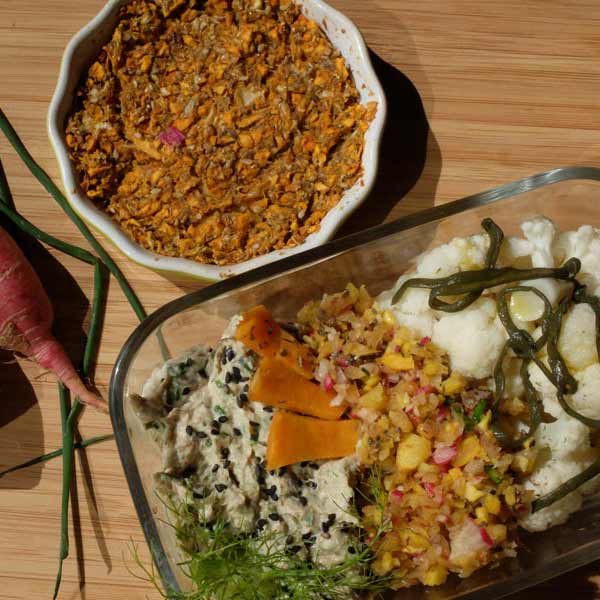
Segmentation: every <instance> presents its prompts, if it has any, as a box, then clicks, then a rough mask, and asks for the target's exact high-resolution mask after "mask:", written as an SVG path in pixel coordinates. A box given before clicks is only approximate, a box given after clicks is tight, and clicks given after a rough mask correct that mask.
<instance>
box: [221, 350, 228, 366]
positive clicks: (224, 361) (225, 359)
mask: <svg viewBox="0 0 600 600" xmlns="http://www.w3.org/2000/svg"><path fill="white" fill-rule="evenodd" d="M221 364H223V365H224V364H227V352H223V356H222V357H221Z"/></svg>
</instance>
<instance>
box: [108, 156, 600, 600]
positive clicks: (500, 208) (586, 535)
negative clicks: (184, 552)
mask: <svg viewBox="0 0 600 600" xmlns="http://www.w3.org/2000/svg"><path fill="white" fill-rule="evenodd" d="M539 214H544V215H546V216H548V217H549V218H551V219H553V220H554V221H555V222H556V223H557V224H558V226H559V227H560V228H561V229H563V230H568V229H574V228H577V227H578V226H579V225H581V224H591V225H594V226H596V227H600V169H596V168H591V167H589V168H588V167H572V168H563V169H555V170H553V171H548V172H545V173H542V174H540V175H536V176H534V177H529V178H527V179H522V180H520V181H517V182H514V183H510V184H507V185H503V186H500V187H498V188H495V189H493V190H490V191H487V192H483V193H481V194H476V195H474V196H470V197H468V198H464V199H462V200H458V201H456V202H452V203H449V204H445V205H442V206H439V207H436V208H433V209H430V210H426V211H423V212H420V213H417V214H414V215H411V216H409V217H406V218H403V219H400V220H398V221H395V222H393V223H389V224H385V225H381V226H378V227H374V228H372V229H368V230H366V231H363V232H360V233H358V234H355V235H352V236H349V237H346V238H342V239H339V240H336V241H334V242H331V243H329V244H326V245H324V246H321V247H319V248H316V249H314V250H310V251H308V252H304V253H302V254H298V255H296V256H293V257H290V258H287V259H284V260H281V261H279V262H276V263H273V264H269V265H267V266H265V267H262V268H260V269H256V270H254V271H251V272H248V273H245V274H244V275H241V276H238V277H236V278H234V279H230V280H226V281H222V282H220V283H218V284H215V285H212V286H210V287H207V288H204V289H202V290H200V291H198V292H195V293H192V294H189V295H187V296H184V297H182V298H179V299H178V300H175V301H173V302H170V303H169V304H167V305H165V306H163V307H162V308H161V309H159V310H158V311H156V312H155V313H154V314H153V315H151V316H150V317H149V318H148V319H147V320H146V321H145V322H143V323H142V324H141V325H140V326H139V327H138V328H137V329H136V330H135V331H134V333H133V334H132V335H131V337H130V338H129V340H128V341H127V343H126V344H125V346H124V347H123V349H122V351H121V353H120V355H119V358H118V360H117V363H116V365H115V368H114V371H113V375H112V380H111V385H110V411H111V418H112V423H113V428H114V432H115V436H116V441H117V445H118V449H119V453H120V456H121V461H122V463H123V468H124V470H125V475H126V478H127V482H128V484H129V488H130V491H131V495H132V497H133V501H134V503H135V507H136V509H137V512H138V516H139V519H140V523H141V525H142V528H143V530H144V533H145V535H146V539H147V541H148V545H149V547H150V550H151V552H152V555H153V557H154V560H155V563H156V566H157V568H158V571H159V573H160V575H161V577H162V579H163V581H164V583H165V585H166V587H167V588H168V589H171V590H173V591H175V592H176V591H178V590H186V588H187V586H188V583H187V581H186V578H185V577H184V576H183V574H182V573H181V570H180V568H179V567H178V566H177V561H178V560H179V559H180V555H179V553H178V551H177V548H176V541H175V536H174V532H173V530H172V528H171V527H170V526H169V525H168V524H167V523H166V519H167V515H166V514H165V508H164V506H163V505H162V503H161V501H160V500H159V499H158V498H157V496H156V494H155V493H154V491H153V483H152V474H153V473H154V472H156V471H158V470H159V469H160V456H159V452H158V450H157V448H156V446H155V445H154V443H153V442H152V441H151V439H150V437H149V434H148V433H147V432H146V431H144V429H143V428H142V427H141V426H140V424H139V422H138V420H137V418H136V417H135V415H134V414H133V412H132V409H131V405H130V403H129V401H128V394H129V393H130V392H139V391H140V390H141V388H142V385H143V382H144V381H145V379H146V378H147V376H148V375H149V373H150V372H151V370H152V369H153V368H154V367H155V366H156V365H158V364H159V363H160V362H162V360H163V359H162V354H161V344H159V337H160V336H162V339H163V340H164V344H166V346H167V347H168V349H169V351H170V353H171V355H173V356H176V355H177V354H179V353H180V352H182V351H183V350H185V349H186V348H188V347H190V346H192V345H194V344H198V343H203V344H206V345H212V344H214V343H215V342H216V340H218V338H219V337H220V334H221V332H222V331H223V329H224V327H225V325H226V323H227V322H228V320H229V319H230V318H231V317H232V316H233V315H234V314H236V313H238V312H240V310H242V309H244V308H247V307H250V306H253V305H256V304H259V303H262V304H265V305H266V306H268V307H269V308H270V309H271V310H272V311H273V312H274V314H275V316H276V317H278V318H281V319H289V318H291V317H292V316H293V315H294V314H295V312H296V311H297V310H298V309H299V308H300V307H301V306H302V305H303V304H304V303H305V302H306V301H308V300H310V299H313V298H318V297H320V296H321V295H322V294H323V293H325V292H334V291H338V290H341V289H342V288H343V287H344V286H345V285H346V283H347V282H349V281H352V282H354V283H355V284H366V285H367V286H368V288H369V290H370V291H371V293H372V294H377V293H379V292H380V291H382V290H384V289H386V288H389V287H390V286H391V285H392V284H393V283H394V281H395V280H396V278H397V277H398V276H399V275H400V274H402V273H403V272H404V271H405V270H406V269H407V268H409V267H410V265H411V261H412V260H413V259H414V258H415V257H416V256H417V255H418V254H420V253H421V252H423V251H424V250H426V249H427V248H430V247H432V246H435V245H438V244H440V243H444V242H446V241H448V240H449V239H451V238H452V237H454V236H462V235H466V234H470V233H473V232H477V231H479V228H480V221H481V219H482V218H483V217H487V216H489V217H492V218H493V219H494V220H495V221H496V222H497V223H499V225H500V226H501V227H502V228H503V229H504V230H505V232H507V233H509V234H510V233H516V232H517V228H518V224H519V223H520V222H521V221H522V220H524V219H527V218H529V217H532V216H535V215H539ZM157 334H159V335H157ZM162 349H163V351H164V345H163V346H162ZM522 541H523V545H524V547H523V548H522V549H521V550H520V552H519V554H518V557H517V558H515V559H512V560H509V561H505V562H504V563H502V564H501V566H500V567H498V568H495V569H490V570H483V571H480V572H478V573H476V574H474V575H473V576H472V577H470V578H468V579H464V580H461V579H458V578H452V579H450V580H449V581H448V582H447V583H446V584H445V585H444V586H442V587H439V588H433V589H430V590H428V591H426V590H424V589H422V588H412V589H410V590H406V591H399V592H396V593H395V594H390V598H396V599H402V600H419V599H425V598H428V599H432V600H446V599H450V598H463V597H467V596H468V597H469V598H472V599H477V598H482V599H483V598H485V599H486V600H494V599H496V598H501V597H502V596H505V595H507V594H510V593H513V592H516V591H519V590H522V589H524V588H526V587H529V586H532V585H535V584H537V583H540V582H542V581H544V580H546V579H549V578H551V577H555V576H557V575H559V574H561V573H564V572H566V571H568V570H570V569H574V568H576V567H578V566H581V565H584V564H586V563H589V562H592V561H593V560H595V559H598V558H600V497H598V496H596V497H590V498H588V500H587V501H586V503H585V504H584V506H583V508H582V510H580V511H579V512H578V513H577V514H575V515H573V516H572V517H571V519H570V520H569V522H568V523H567V524H565V525H562V526H559V527H555V528H553V529H550V530H549V531H546V532H544V533H538V534H535V535H528V534H526V533H525V532H523V536H522Z"/></svg>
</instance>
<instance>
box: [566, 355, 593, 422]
mask: <svg viewBox="0 0 600 600" xmlns="http://www.w3.org/2000/svg"><path fill="white" fill-rule="evenodd" d="M574 375H575V379H576V380H577V391H576V392H575V393H574V394H573V395H572V396H570V397H569V398H568V402H569V404H570V405H571V406H572V407H573V408H574V409H575V410H576V411H577V412H580V413H581V414H582V415H584V416H586V417H590V418H591V419H600V364H598V363H597V362H596V363H594V364H593V365H590V366H589V367H587V368H586V369H584V370H583V371H579V372H578V373H575V374H574Z"/></svg>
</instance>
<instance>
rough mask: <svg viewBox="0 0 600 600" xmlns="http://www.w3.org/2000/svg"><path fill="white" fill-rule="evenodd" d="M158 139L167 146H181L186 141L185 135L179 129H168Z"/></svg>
mask: <svg viewBox="0 0 600 600" xmlns="http://www.w3.org/2000/svg"><path fill="white" fill-rule="evenodd" d="M158 139H159V140H160V141H161V142H162V143H163V144H166V145H167V146H181V144H183V142H184V141H185V134H183V133H182V132H181V131H179V129H177V127H168V128H167V129H165V131H163V132H162V133H161V134H159V136H158Z"/></svg>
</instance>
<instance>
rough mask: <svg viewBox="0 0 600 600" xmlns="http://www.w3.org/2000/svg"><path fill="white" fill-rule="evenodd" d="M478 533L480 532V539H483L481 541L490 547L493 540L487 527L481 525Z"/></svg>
mask: <svg viewBox="0 0 600 600" xmlns="http://www.w3.org/2000/svg"><path fill="white" fill-rule="evenodd" d="M479 533H480V534H481V539H482V540H483V543H484V544H485V545H486V546H488V547H489V548H491V547H492V546H493V545H494V540H493V539H492V538H491V537H490V534H489V533H488V532H487V529H486V528H485V527H481V529H480V530H479Z"/></svg>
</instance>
